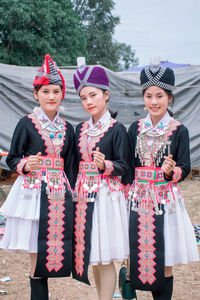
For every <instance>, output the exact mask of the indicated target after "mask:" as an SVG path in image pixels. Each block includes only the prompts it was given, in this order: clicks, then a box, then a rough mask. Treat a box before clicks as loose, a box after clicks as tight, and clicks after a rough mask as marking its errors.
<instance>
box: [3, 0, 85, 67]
mask: <svg viewBox="0 0 200 300" xmlns="http://www.w3.org/2000/svg"><path fill="white" fill-rule="evenodd" d="M0 16H1V18H0V62H2V63H8V64H16V65H40V64H41V60H42V57H43V56H44V54H46V53H49V54H50V55H52V56H54V57H55V60H56V62H57V64H58V65H75V64H76V57H77V56H84V55H86V54H87V53H86V36H85V32H84V30H83V28H82V25H81V22H80V19H79V17H78V16H77V14H76V13H75V11H74V10H73V6H72V3H71V1H70V0H54V1H52V0H11V1H8V0H0Z"/></svg>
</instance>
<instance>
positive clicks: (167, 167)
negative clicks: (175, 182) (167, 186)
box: [161, 154, 176, 177]
mask: <svg viewBox="0 0 200 300" xmlns="http://www.w3.org/2000/svg"><path fill="white" fill-rule="evenodd" d="M164 159H165V160H164V162H163V164H162V166H161V170H162V171H163V173H165V174H166V175H167V176H169V177H170V176H171V175H172V172H173V169H174V168H175V166H176V162H175V161H174V160H173V159H172V155H171V154H170V155H169V156H164Z"/></svg>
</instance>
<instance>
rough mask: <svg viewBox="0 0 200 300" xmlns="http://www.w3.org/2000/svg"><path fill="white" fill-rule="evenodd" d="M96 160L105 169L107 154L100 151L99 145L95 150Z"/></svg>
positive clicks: (98, 165)
mask: <svg viewBox="0 0 200 300" xmlns="http://www.w3.org/2000/svg"><path fill="white" fill-rule="evenodd" d="M93 158H94V162H95V164H96V165H97V167H98V168H99V169H100V170H105V164H104V160H105V155H104V154H103V153H101V152H100V151H99V147H97V148H96V151H93Z"/></svg>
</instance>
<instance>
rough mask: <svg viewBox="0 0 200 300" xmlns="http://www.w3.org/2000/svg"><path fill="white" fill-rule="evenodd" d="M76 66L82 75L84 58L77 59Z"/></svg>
mask: <svg viewBox="0 0 200 300" xmlns="http://www.w3.org/2000/svg"><path fill="white" fill-rule="evenodd" d="M77 66H78V70H79V72H80V73H82V72H83V71H84V69H85V67H86V65H85V57H83V56H80V57H77Z"/></svg>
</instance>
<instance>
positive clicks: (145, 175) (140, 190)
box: [129, 167, 171, 215]
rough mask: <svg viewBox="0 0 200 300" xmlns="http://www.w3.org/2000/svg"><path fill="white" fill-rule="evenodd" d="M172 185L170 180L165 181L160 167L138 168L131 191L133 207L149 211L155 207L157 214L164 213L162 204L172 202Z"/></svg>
mask: <svg viewBox="0 0 200 300" xmlns="http://www.w3.org/2000/svg"><path fill="white" fill-rule="evenodd" d="M170 185H171V183H170V182H168V181H165V179H164V176H163V172H162V171H161V169H160V168H156V169H154V168H150V167H141V168H136V170H135V180H134V183H133V185H132V186H131V188H130V191H129V195H130V196H131V197H130V198H131V199H132V207H131V209H132V210H133V211H138V212H143V213H147V212H149V211H150V209H152V207H153V209H154V211H155V213H156V214H157V215H159V214H162V213H163V210H162V205H163V204H165V203H167V202H171V200H170V199H169V191H170Z"/></svg>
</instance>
